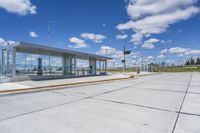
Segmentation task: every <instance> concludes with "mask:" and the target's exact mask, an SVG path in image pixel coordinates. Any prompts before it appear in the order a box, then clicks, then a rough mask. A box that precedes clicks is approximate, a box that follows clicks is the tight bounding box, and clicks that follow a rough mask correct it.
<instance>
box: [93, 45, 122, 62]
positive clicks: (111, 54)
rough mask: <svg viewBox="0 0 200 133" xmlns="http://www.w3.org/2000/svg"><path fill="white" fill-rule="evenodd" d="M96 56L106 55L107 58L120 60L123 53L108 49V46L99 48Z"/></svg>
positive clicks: (111, 48)
mask: <svg viewBox="0 0 200 133" xmlns="http://www.w3.org/2000/svg"><path fill="white" fill-rule="evenodd" d="M96 54H99V55H106V56H109V57H112V58H114V59H116V60H117V59H118V60H119V59H121V58H122V57H123V52H122V51H121V50H117V49H115V48H113V47H110V46H106V45H104V46H101V48H100V50H99V51H98V52H96Z"/></svg>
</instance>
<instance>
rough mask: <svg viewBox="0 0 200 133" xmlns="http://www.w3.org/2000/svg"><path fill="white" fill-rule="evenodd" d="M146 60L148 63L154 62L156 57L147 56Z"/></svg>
mask: <svg viewBox="0 0 200 133" xmlns="http://www.w3.org/2000/svg"><path fill="white" fill-rule="evenodd" d="M146 59H147V61H152V60H153V59H154V57H153V56H147V57H146Z"/></svg>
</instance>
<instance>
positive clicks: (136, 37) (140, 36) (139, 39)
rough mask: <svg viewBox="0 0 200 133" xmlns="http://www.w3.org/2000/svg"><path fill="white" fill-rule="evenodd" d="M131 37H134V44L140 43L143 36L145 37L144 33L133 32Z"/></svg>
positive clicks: (132, 40)
mask: <svg viewBox="0 0 200 133" xmlns="http://www.w3.org/2000/svg"><path fill="white" fill-rule="evenodd" d="M131 37H132V39H131V42H132V43H133V44H134V45H139V44H141V43H142V38H143V35H142V34H140V33H136V34H133V35H132V36H131Z"/></svg>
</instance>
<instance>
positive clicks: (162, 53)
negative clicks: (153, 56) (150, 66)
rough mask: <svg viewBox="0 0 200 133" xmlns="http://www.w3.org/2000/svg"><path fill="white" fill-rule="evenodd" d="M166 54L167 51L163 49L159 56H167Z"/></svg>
mask: <svg viewBox="0 0 200 133" xmlns="http://www.w3.org/2000/svg"><path fill="white" fill-rule="evenodd" d="M167 53H168V49H163V50H161V51H160V54H161V55H165V54H167Z"/></svg>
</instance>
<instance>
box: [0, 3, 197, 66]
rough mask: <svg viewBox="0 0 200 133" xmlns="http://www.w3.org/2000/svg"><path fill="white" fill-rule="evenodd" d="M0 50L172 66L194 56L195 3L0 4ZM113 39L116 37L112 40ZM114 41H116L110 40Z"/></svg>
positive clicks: (195, 44) (195, 42)
mask: <svg viewBox="0 0 200 133" xmlns="http://www.w3.org/2000/svg"><path fill="white" fill-rule="evenodd" d="M0 16H1V22H0V44H1V45H4V44H5V43H7V42H10V41H15V42H17V41H27V42H32V43H38V44H44V45H45V44H46V45H47V43H48V39H47V25H48V22H49V21H52V22H51V23H50V26H51V44H52V46H53V47H60V48H65V49H73V50H77V51H82V52H89V53H95V54H101V55H106V54H107V56H111V57H113V58H114V61H116V62H120V60H121V57H122V56H121V54H122V50H123V45H126V47H127V49H130V50H132V52H133V53H132V54H131V55H129V57H128V61H129V62H130V63H135V62H136V61H137V60H139V59H140V58H141V56H144V57H145V58H146V59H147V60H148V59H149V60H151V61H158V60H159V61H161V60H166V61H178V60H180V59H181V60H184V59H185V58H189V57H190V56H199V55H200V26H199V22H200V14H199V1H198V0H174V1H171V2H170V1H167V0H160V1H157V0H151V1H147V0H59V2H58V1H57V0H30V1H29V0H26V1H25V0H10V1H9V2H8V1H7V0H0ZM117 35H118V36H117ZM116 36H117V37H116Z"/></svg>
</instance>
